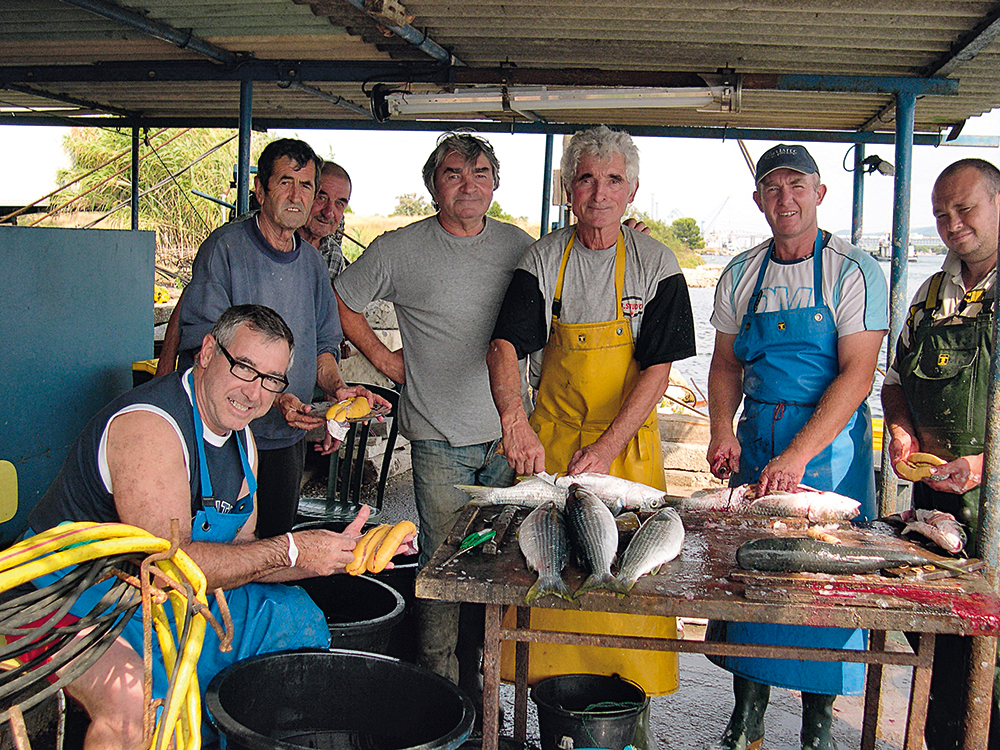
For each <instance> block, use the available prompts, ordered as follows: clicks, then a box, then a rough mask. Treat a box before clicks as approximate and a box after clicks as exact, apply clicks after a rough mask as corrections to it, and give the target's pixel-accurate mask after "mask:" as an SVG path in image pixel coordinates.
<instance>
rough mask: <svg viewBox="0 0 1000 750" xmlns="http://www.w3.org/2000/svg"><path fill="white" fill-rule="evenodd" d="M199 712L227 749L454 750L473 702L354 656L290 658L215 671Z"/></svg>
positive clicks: (400, 665)
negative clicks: (208, 719) (203, 709)
mask: <svg viewBox="0 0 1000 750" xmlns="http://www.w3.org/2000/svg"><path fill="white" fill-rule="evenodd" d="M205 707H206V709H207V711H208V714H209V716H210V717H211V719H212V721H213V722H214V723H215V726H216V727H217V729H218V730H219V734H220V735H221V737H222V743H223V744H222V747H223V748H225V750H293V749H294V748H302V747H308V748H320V749H321V750H455V749H456V748H458V747H459V746H460V745H461V744H462V743H463V742H464V741H465V740H466V738H468V736H469V734H470V732H471V731H472V721H473V718H474V716H475V709H474V708H473V707H472V703H471V701H469V699H468V698H467V697H466V696H465V695H464V694H463V693H462V692H461V691H460V690H459V689H458V688H457V687H456V686H455V685H452V684H451V683H450V682H448V681H447V680H446V679H444V678H443V677H439V676H438V675H436V674H434V673H433V672H430V671H428V670H426V669H423V668H421V667H418V666H416V665H414V664H408V663H406V662H403V661H399V660H398V659H393V658H392V657H389V656H382V655H381V654H365V653H361V652H359V651H343V650H334V651H296V652H287V653H278V654H265V655H264V656H255V657H253V658H251V659H246V660H244V661H240V662H237V663H236V664H233V665H231V666H229V667H227V668H226V669H224V670H223V671H222V672H220V673H219V674H217V675H216V676H215V678H214V679H213V680H212V681H211V683H209V686H208V691H207V692H206V694H205Z"/></svg>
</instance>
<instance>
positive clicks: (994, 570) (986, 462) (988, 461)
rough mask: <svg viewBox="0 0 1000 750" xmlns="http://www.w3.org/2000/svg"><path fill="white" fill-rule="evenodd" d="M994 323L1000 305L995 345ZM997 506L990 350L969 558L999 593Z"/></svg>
mask: <svg viewBox="0 0 1000 750" xmlns="http://www.w3.org/2000/svg"><path fill="white" fill-rule="evenodd" d="M998 321H1000V305H994V306H993V340H994V341H996V336H997V325H998ZM998 503H1000V351H998V350H997V347H995V346H994V347H993V357H992V359H991V360H990V384H989V387H988V389H987V397H986V451H985V456H984V459H983V485H982V490H981V491H980V493H979V528H978V531H977V534H976V549H975V550H974V551H973V554H975V555H976V556H977V557H979V558H980V559H982V560H985V561H986V569H985V571H984V573H983V574H984V575H985V576H986V580H987V581H989V583H990V585H991V586H992V587H993V589H994V590H1000V512H998V511H997V506H998ZM987 695H988V693H987Z"/></svg>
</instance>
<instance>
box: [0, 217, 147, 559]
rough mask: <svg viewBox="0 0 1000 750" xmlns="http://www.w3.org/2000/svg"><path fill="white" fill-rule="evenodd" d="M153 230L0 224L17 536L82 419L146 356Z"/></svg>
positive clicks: (5, 444)
mask: <svg viewBox="0 0 1000 750" xmlns="http://www.w3.org/2000/svg"><path fill="white" fill-rule="evenodd" d="M154 250H155V236H154V234H153V233H152V232H130V231H110V230H96V229H88V230H83V229H34V228H27V227H0V279H2V282H0V383H3V388H4V397H3V398H2V399H0V458H5V459H8V460H10V461H12V462H13V463H14V466H15V467H16V468H17V473H18V485H19V488H18V503H19V509H18V514H17V516H16V517H15V518H14V520H13V521H11V522H9V523H6V524H3V525H2V526H0V540H2V541H4V542H8V541H10V540H12V539H13V538H15V537H16V536H17V535H18V534H20V533H21V531H23V529H24V525H25V517H26V515H27V513H28V511H29V510H30V509H31V508H32V507H34V505H35V503H36V502H37V501H38V499H39V498H40V497H41V495H42V494H44V492H45V491H46V490H47V489H48V487H49V485H50V484H51V483H52V480H53V479H54V478H55V475H56V473H57V472H58V470H59V467H60V466H61V465H62V462H63V459H64V458H65V456H66V453H67V451H68V449H69V446H70V445H71V444H72V442H73V441H74V440H75V439H76V437H77V435H78V434H79V432H80V430H81V429H82V428H83V426H84V424H86V422H87V420H88V419H89V418H90V417H91V416H93V414H94V413H96V412H97V411H98V410H99V409H100V408H101V407H103V406H104V405H105V404H106V403H107V402H108V401H110V400H111V399H112V398H114V397H115V396H117V395H119V394H121V393H122V392H124V391H126V390H128V389H129V388H131V387H132V370H131V366H132V362H133V361H135V360H140V359H148V358H149V357H151V356H152V354H153V336H152V331H153V262H154Z"/></svg>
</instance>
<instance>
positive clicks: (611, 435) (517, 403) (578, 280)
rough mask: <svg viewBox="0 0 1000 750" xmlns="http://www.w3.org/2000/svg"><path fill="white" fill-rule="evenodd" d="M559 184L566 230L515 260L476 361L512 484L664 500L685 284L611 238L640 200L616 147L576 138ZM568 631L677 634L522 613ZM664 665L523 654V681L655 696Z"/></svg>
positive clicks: (662, 626)
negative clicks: (485, 348)
mask: <svg viewBox="0 0 1000 750" xmlns="http://www.w3.org/2000/svg"><path fill="white" fill-rule="evenodd" d="M562 175H563V181H564V184H565V187H566V193H567V195H569V196H570V201H571V204H572V209H573V213H574V215H575V216H576V218H577V220H578V223H577V224H576V225H574V226H569V227H565V228H563V229H560V230H558V231H555V232H552V233H551V234H548V235H546V236H545V237H543V238H542V239H540V240H539V241H538V242H536V243H535V244H533V245H532V246H531V248H530V249H529V250H528V253H527V255H525V257H524V258H523V259H522V260H521V263H520V264H519V266H518V268H517V270H516V271H515V272H514V277H513V279H512V280H511V283H510V286H509V287H508V289H507V294H506V296H505V298H504V302H503V305H502V306H501V308H500V314H499V316H498V318H497V323H496V326H495V328H494V330H493V341H492V342H491V343H490V349H489V353H488V355H487V365H488V367H489V371H490V385H491V388H492V392H493V401H494V403H495V404H496V407H497V411H498V412H499V413H500V424H501V427H502V428H503V445H504V454H505V455H506V456H507V461H508V463H509V464H510V466H511V467H512V468H513V469H515V470H516V471H517V473H518V474H531V473H533V472H538V471H548V472H552V473H555V472H561V473H569V474H579V473H582V472H599V473H603V474H612V475H614V476H618V477H622V478H625V479H631V480H634V481H638V482H643V483H645V484H648V485H651V486H654V487H658V488H660V489H665V487H666V481H665V478H664V474H663V454H662V448H661V445H660V431H659V423H658V419H657V413H656V407H657V405H658V404H659V401H660V399H661V398H663V394H664V392H665V391H666V388H667V384H668V380H669V377H670V366H671V363H673V362H674V361H676V360H678V359H684V358H686V357H691V356H693V355H694V353H695V344H694V322H693V318H692V315H691V303H690V299H689V298H688V290H687V285H686V283H685V281H684V275H683V274H682V273H681V269H680V266H679V265H678V263H677V259H676V258H675V257H674V254H673V253H672V252H671V251H670V250H669V249H668V248H667V247H666V246H664V245H663V244H661V243H660V242H657V241H656V240H654V239H653V238H651V237H649V236H647V235H645V234H643V233H642V232H641V231H638V230H635V229H632V228H629V227H623V226H622V217H623V216H624V214H625V210H626V208H627V207H628V204H629V203H631V202H632V200H633V199H634V198H635V193H636V190H637V189H638V187H639V153H638V150H637V149H636V147H635V144H634V143H633V142H632V138H631V137H630V136H629V135H628V133H625V132H621V131H615V130H611V129H609V128H607V127H605V126H603V125H602V126H600V127H597V128H593V129H590V130H585V131H581V132H578V133H576V134H575V135H574V136H573V138H572V139H571V140H570V142H569V145H568V146H567V148H566V150H565V152H564V154H563V158H562ZM526 355H528V356H530V363H531V367H530V379H531V385H532V386H533V387H534V388H535V390H536V394H537V401H536V404H535V408H534V411H533V412H532V414H531V416H530V418H529V416H528V414H527V413H526V411H525V408H524V406H523V404H522V401H521V397H520V388H519V381H518V372H517V360H518V359H519V358H521V357H524V356H526ZM580 618H584V619H586V620H587V621H588V622H587V623H586V626H585V628H586V632H604V633H618V634H640V633H641V634H643V635H652V634H656V635H660V636H664V637H670V636H672V635H674V633H675V632H676V631H675V621H674V619H673V618H662V617H658V618H652V617H639V616H634V615H613V614H606V613H582V614H581V613H577V612H567V611H564V610H554V609H538V610H534V611H533V612H532V625H533V626H535V627H539V628H542V629H555V630H578V628H579V625H580V622H581V619H580ZM637 621H644V622H643V623H642V626H640V627H636V628H633V625H635V624H637ZM646 627H648V628H650V629H649V630H646V629H645V628H646ZM578 632H584V631H583V630H578ZM662 657H663V658H662V659H661V658H660V657H659V656H651V655H649V654H643V656H642V658H641V660H640V659H635V660H629V658H628V657H626V656H623V654H622V651H621V650H619V649H611V648H595V647H573V646H558V645H553V644H542V643H533V644H531V645H530V647H529V680H531V681H535V680H537V679H541V678H542V677H544V676H546V674H551V672H547V671H546V670H545V664H546V663H549V664H559V665H560V672H559V673H569V672H574V671H575V672H590V673H596V674H612V673H617V674H621V675H622V676H624V677H631V679H634V680H636V681H637V682H639V683H640V684H641V685H642V686H643V688H644V689H645V690H646V692H647V693H650V694H653V695H657V694H665V693H670V692H673V691H674V690H675V689H676V687H677V670H676V656H675V655H674V654H670V655H665V654H664V655H662Z"/></svg>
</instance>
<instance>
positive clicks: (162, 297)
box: [153, 284, 170, 304]
mask: <svg viewBox="0 0 1000 750" xmlns="http://www.w3.org/2000/svg"><path fill="white" fill-rule="evenodd" d="M169 301H170V292H168V291H167V288H166V287H162V286H160V285H159V284H154V285H153V302H155V303H156V304H163V303H164V302H169Z"/></svg>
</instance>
